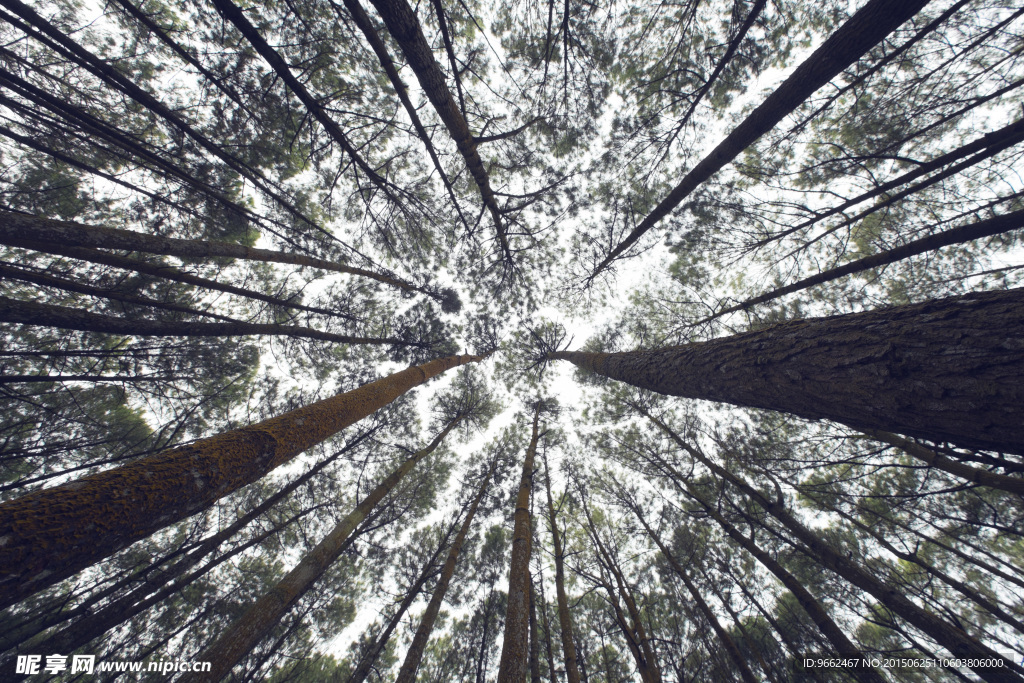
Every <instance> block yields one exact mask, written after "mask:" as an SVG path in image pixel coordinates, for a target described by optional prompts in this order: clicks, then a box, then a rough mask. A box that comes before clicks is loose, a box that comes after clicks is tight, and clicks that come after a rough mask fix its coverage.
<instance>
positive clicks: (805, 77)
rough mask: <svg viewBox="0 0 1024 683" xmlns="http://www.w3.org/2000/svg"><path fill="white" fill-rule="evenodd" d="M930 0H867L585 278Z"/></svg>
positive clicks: (616, 254)
mask: <svg viewBox="0 0 1024 683" xmlns="http://www.w3.org/2000/svg"><path fill="white" fill-rule="evenodd" d="M926 4H928V0H903V1H901V2H893V1H892V0H870V1H869V2H868V3H867V4H866V5H864V6H863V7H862V8H861V9H860V10H858V11H857V13H856V14H854V15H853V16H852V17H850V18H849V19H848V20H847V21H846V23H845V24H843V25H842V26H840V27H839V28H838V29H837V30H836V32H835V33H833V34H832V35H831V36H830V37H829V39H828V40H826V41H825V42H824V43H823V44H822V45H821V46H820V47H819V48H818V49H817V50H815V51H814V52H813V53H812V54H811V56H810V57H808V58H807V59H806V60H804V62H803V64H801V65H800V66H799V67H797V69H796V71H794V72H793V73H792V74H791V75H790V76H789V78H787V79H786V80H785V81H784V82H783V83H782V85H780V86H779V87H778V88H776V90H775V92H773V93H772V94H771V95H769V96H768V98H767V99H766V100H765V101H764V102H762V103H761V105H760V106H759V107H757V109H755V110H754V111H752V112H751V113H750V114H749V115H748V116H747V118H746V119H744V120H743V122H742V123H740V125H738V126H737V127H736V128H735V129H733V131H732V132H731V133H729V135H728V136H726V138H725V140H723V141H722V142H721V143H719V145H718V146H717V147H715V149H713V150H712V151H711V153H710V154H708V155H707V156H706V157H704V159H703V160H702V161H701V162H700V163H699V164H697V166H695V167H694V168H693V170H691V171H690V172H689V173H687V174H686V176H685V177H684V178H683V180H682V181H681V182H680V183H679V184H678V185H676V187H674V188H673V189H672V191H671V192H669V193H668V195H667V196H666V197H665V199H663V200H662V201H661V203H660V204H658V206H657V207H655V208H654V210H653V211H651V213H649V214H648V215H647V217H646V218H644V219H643V220H642V221H641V222H640V224H639V225H637V226H636V228H634V229H633V231H632V232H630V234H629V235H628V236H627V237H626V238H625V239H623V240H622V242H620V243H619V244H618V245H617V246H616V247H615V248H613V249H612V250H611V252H609V254H608V256H606V257H605V259H604V260H603V261H602V262H601V263H600V264H599V265H598V266H597V268H595V269H594V271H593V273H592V274H591V275H590V277H589V279H590V280H593V278H594V277H595V276H596V275H597V274H598V273H600V272H601V271H602V270H604V269H605V268H606V267H607V266H608V265H609V264H610V263H611V262H612V261H614V260H615V259H617V258H618V257H619V256H620V255H621V254H622V253H623V252H625V251H626V250H627V249H629V248H630V247H631V246H632V245H633V244H634V243H635V242H636V241H637V240H638V239H640V237H641V236H642V235H643V234H644V233H645V232H647V231H648V230H650V229H651V228H652V227H654V225H655V224H656V223H657V222H658V221H660V220H661V219H662V218H664V217H665V216H667V215H669V213H671V212H672V210H673V209H675V208H676V207H677V206H679V204H680V203H681V202H682V201H683V200H684V199H686V197H687V196H689V194H690V193H691V192H693V190H694V189H696V188H697V186H699V185H700V184H701V183H703V182H704V181H705V180H707V179H708V178H710V177H711V176H712V175H714V174H715V173H716V172H718V171H719V170H721V169H722V167H724V166H725V165H726V164H728V163H729V162H731V161H732V160H733V159H735V158H736V157H737V156H738V155H739V154H740V153H741V152H743V150H745V149H746V148H747V147H749V146H750V145H752V144H753V143H754V142H755V141H756V140H757V139H758V138H760V137H761V136H762V135H764V134H765V133H767V132H768V131H770V130H771V129H772V128H774V127H775V126H776V124H778V123H779V121H781V120H782V119H783V118H785V117H786V115H788V114H789V113H790V112H792V111H793V110H794V109H796V108H797V107H798V106H800V104H801V103H803V101H804V100H806V99H807V98H808V97H810V96H811V95H812V94H814V91H816V90H817V89H818V88H820V87H822V86H823V85H825V84H826V83H828V82H829V81H830V80H831V79H832V78H833V77H835V76H836V75H838V74H839V73H841V72H842V71H843V69H845V68H847V67H848V66H850V65H851V64H853V63H854V62H856V61H857V60H858V59H860V58H861V56H862V55H864V53H866V52H867V51H868V50H870V49H871V48H872V47H874V46H875V45H876V44H877V43H878V42H879V41H881V40H882V39H883V38H885V37H886V36H887V35H889V34H890V33H891V32H893V31H895V30H896V29H897V28H898V27H899V26H900V25H901V24H902V23H903V22H905V21H907V20H908V19H910V18H911V17H912V16H914V15H915V14H916V13H917V12H918V11H919V10H920V9H921V8H922V7H924V6H925V5H926Z"/></svg>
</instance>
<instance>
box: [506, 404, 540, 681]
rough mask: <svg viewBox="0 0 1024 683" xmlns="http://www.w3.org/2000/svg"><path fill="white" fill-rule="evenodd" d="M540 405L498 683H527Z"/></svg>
mask: <svg viewBox="0 0 1024 683" xmlns="http://www.w3.org/2000/svg"><path fill="white" fill-rule="evenodd" d="M541 407H542V406H541V403H540V402H538V403H537V405H536V407H535V408H534V411H533V436H532V437H531V438H530V446H529V448H527V449H526V459H525V460H523V476H522V478H521V479H520V480H519V494H518V495H517V496H516V512H515V527H514V529H513V531H512V561H511V563H510V568H509V576H508V608H507V609H506V611H505V635H504V640H503V642H502V646H501V662H500V664H499V665H498V683H524V681H526V672H527V664H528V661H527V660H528V654H529V645H530V643H529V641H530V583H529V581H530V550H531V545H532V539H531V538H530V492H531V490H532V489H533V460H534V457H535V456H536V454H537V441H538V439H539V438H540V434H539V432H538V427H539V424H540V411H541Z"/></svg>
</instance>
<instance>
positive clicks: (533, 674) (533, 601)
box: [530, 572, 540, 683]
mask: <svg viewBox="0 0 1024 683" xmlns="http://www.w3.org/2000/svg"><path fill="white" fill-rule="evenodd" d="M530 683H540V641H539V639H538V637H537V592H536V590H534V588H533V573H532V572H531V573H530Z"/></svg>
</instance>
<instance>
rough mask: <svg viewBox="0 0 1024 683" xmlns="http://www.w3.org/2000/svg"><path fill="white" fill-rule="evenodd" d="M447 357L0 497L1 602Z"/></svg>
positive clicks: (120, 544)
mask: <svg viewBox="0 0 1024 683" xmlns="http://www.w3.org/2000/svg"><path fill="white" fill-rule="evenodd" d="M479 360H481V357H480V356H449V357H447V358H441V359H437V360H433V361H430V362H428V363H424V364H423V365H420V366H414V367H410V368H407V369H405V370H402V371H400V372H396V373H394V374H392V375H389V376H388V377H383V378H381V379H379V380H377V381H375V382H371V383H369V384H366V385H364V386H361V387H359V388H358V389H354V390H353V391H349V392H346V393H344V394H338V395H337V396H333V397H331V398H327V399H324V400H322V401H318V402H316V403H313V404H311V405H308V406H305V407H303V408H297V409H295V410H292V411H289V412H287V413H285V414H283V415H279V416H277V417H274V418H270V419H269V420H264V421H263V422H259V423H257V424H254V425H250V426H248V427H242V428H240V429H234V430H231V431H229V432H224V433H222V434H218V435H216V436H212V437H209V438H206V439H200V440H198V441H195V442H193V443H191V444H188V445H186V446H180V447H177V448H172V449H169V450H166V451H163V452H161V453H157V454H155V455H152V456H149V457H146V458H142V459H140V460H137V461H135V462H132V463H129V464H127V465H123V466H121V467H117V468H114V469H111V470H107V471H104V472H100V473H98V474H93V475H90V476H87V477H82V478H81V479H78V480H76V481H73V482H69V483H67V484H63V485H61V486H56V487H53V488H49V489H44V490H42V491H36V492H33V493H30V494H28V495H25V496H22V497H20V498H17V499H15V500H12V501H9V502H7V503H4V504H3V505H0V608H2V607H6V606H7V605H11V604H13V603H15V602H17V601H19V600H21V599H23V598H25V597H27V596H29V595H31V594H32V593H35V592H36V591H38V590H41V589H43V588H46V587H47V586H50V585H52V584H54V583H56V582H57V581H60V580H61V579H64V578H67V577H68V576H71V575H72V574H74V573H75V572H77V571H79V570H81V569H83V568H85V567H88V566H89V565H91V564H93V563H95V562H98V561H100V560H102V559H103V558H105V557H107V556H109V555H111V554H113V553H115V552H117V551H118V550H120V549H122V548H124V547H126V546H128V545H130V544H131V543H133V542H135V541H137V540H139V539H141V538H145V537H146V536H148V535H150V534H152V533H153V532H155V531H157V530H159V529H162V528H163V527H165V526H167V525H169V524H172V523H174V522H176V521H178V520H180V519H183V518H185V517H188V516H189V515H192V514H194V513H195V512H198V511H200V510H202V509H203V508H205V507H207V506H208V505H210V504H212V503H213V502H214V501H216V500H217V499H219V498H221V497H222V496H225V495H227V494H229V493H231V492H232V491H235V490H237V489H238V488H240V487H242V486H245V485H246V484H249V483H251V482H253V481H256V480H257V479H259V478H260V477H262V476H263V475H264V474H266V473H267V472H269V471H271V470H272V469H274V468H275V467H278V466H279V465H282V464H284V463H285V462H288V461H289V460H291V459H292V458H294V457H295V456H296V455H298V454H299V453H301V452H303V451H304V450H306V449H307V448H309V447H311V446H313V445H315V444H317V443H319V442H321V441H323V440H324V439H326V438H328V437H330V436H332V435H333V434H336V433H337V432H339V431H340V430H342V429H344V428H345V427H348V426H349V425H351V424H353V423H354V422H357V421H359V420H361V419H362V418H364V417H366V416H367V415H370V414H371V413H373V412H375V411H376V410H378V409H379V408H382V407H383V406H385V405H387V404H389V403H390V402H391V401H393V400H395V399H396V398H398V397H399V396H401V395H402V394H404V393H405V392H406V391H408V390H409V389H411V388H413V387H415V386H417V385H419V384H422V383H423V382H425V381H427V380H428V379H430V378H431V377H434V376H435V375H438V374H440V373H442V372H445V371H446V370H449V369H451V368H454V367H457V366H460V365H463V364H465V363H471V362H476V361H479Z"/></svg>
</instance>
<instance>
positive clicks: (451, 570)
mask: <svg viewBox="0 0 1024 683" xmlns="http://www.w3.org/2000/svg"><path fill="white" fill-rule="evenodd" d="M497 465H498V460H497V458H495V460H494V463H493V464H492V465H491V469H490V470H489V471H488V472H487V474H486V476H484V480H483V482H481V483H480V490H479V491H478V492H477V494H476V498H474V499H473V503H472V504H471V505H470V506H469V511H468V512H467V513H466V519H465V520H464V521H463V522H462V528H461V529H459V534H458V535H457V536H456V537H455V540H454V541H453V542H452V545H451V548H449V549H448V559H447V560H445V563H444V567H443V568H442V569H441V576H440V577H439V578H438V580H437V585H436V586H434V592H433V594H432V595H431V596H430V602H429V603H428V604H427V610H426V611H425V612H424V613H423V617H422V618H421V619H420V625H419V627H418V628H417V629H416V634H415V635H414V636H413V638H412V643H411V644H410V645H409V651H408V652H407V653H406V655H405V661H404V662H402V668H401V669H399V671H398V677H397V678H396V679H395V681H396V683H415V681H416V670H417V669H418V668H419V666H420V662H421V661H422V659H423V653H424V651H426V649H427V641H428V640H429V639H430V634H431V632H432V631H433V630H434V622H435V621H436V620H437V615H438V613H439V612H440V611H441V603H442V602H443V601H444V596H445V593H447V592H448V585H449V584H450V583H451V580H452V577H453V576H454V575H455V565H456V563H457V562H458V560H459V552H460V551H461V550H462V545H463V544H464V543H465V542H466V536H467V535H468V534H469V529H470V527H471V525H472V524H473V517H474V516H475V515H476V510H477V507H479V506H480V501H481V500H483V498H484V494H486V493H487V487H488V485H489V484H490V482H491V477H492V476H493V475H494V469H495V467H497Z"/></svg>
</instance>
